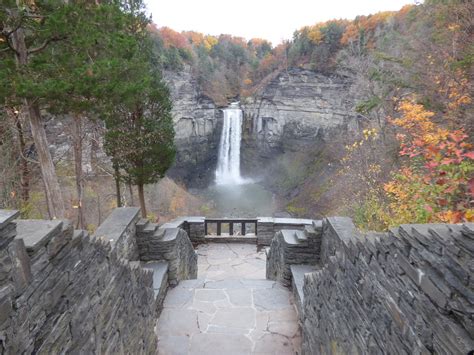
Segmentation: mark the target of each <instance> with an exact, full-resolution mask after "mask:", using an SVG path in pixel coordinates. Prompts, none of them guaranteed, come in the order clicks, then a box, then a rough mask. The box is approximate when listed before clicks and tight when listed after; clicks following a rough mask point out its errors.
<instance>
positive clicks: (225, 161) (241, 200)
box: [203, 103, 276, 217]
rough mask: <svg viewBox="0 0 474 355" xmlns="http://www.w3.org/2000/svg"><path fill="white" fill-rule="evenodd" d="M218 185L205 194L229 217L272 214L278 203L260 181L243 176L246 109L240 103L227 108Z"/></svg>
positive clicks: (222, 135) (210, 187)
mask: <svg viewBox="0 0 474 355" xmlns="http://www.w3.org/2000/svg"><path fill="white" fill-rule="evenodd" d="M223 114H224V115H223V121H224V122H223V127H222V133H221V138H220V144H219V152H218V159H217V168H216V179H215V184H212V185H211V186H209V187H208V188H207V189H206V190H205V191H203V195H204V196H205V197H206V198H207V199H210V200H212V201H214V204H215V208H216V211H217V212H218V214H220V215H221V216H226V217H236V216H240V217H244V216H245V217H257V216H262V215H267V216H268V215H272V214H273V212H275V208H276V202H275V200H274V198H273V195H272V193H271V192H269V191H267V190H265V188H263V186H262V185H260V184H259V183H258V181H257V180H255V179H251V178H248V177H242V176H241V175H240V148H241V147H240V145H241V140H242V110H241V109H240V108H239V106H238V104H237V103H234V104H231V105H230V106H229V107H228V108H226V109H224V110H223Z"/></svg>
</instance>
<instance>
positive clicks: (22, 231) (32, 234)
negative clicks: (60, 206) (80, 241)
mask: <svg viewBox="0 0 474 355" xmlns="http://www.w3.org/2000/svg"><path fill="white" fill-rule="evenodd" d="M16 223H17V226H16V230H17V235H16V237H15V239H23V241H24V243H25V247H26V250H27V251H28V254H30V255H32V254H35V253H36V252H37V251H38V250H39V249H40V248H41V247H44V246H46V244H48V243H49V241H51V240H52V239H53V238H54V237H55V236H57V235H59V234H61V231H62V226H63V222H62V221H60V220H51V221H47V220H36V219H18V220H16Z"/></svg>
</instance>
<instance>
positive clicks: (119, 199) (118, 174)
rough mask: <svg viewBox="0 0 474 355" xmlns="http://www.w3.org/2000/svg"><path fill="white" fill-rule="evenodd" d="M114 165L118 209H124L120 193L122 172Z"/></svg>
mask: <svg viewBox="0 0 474 355" xmlns="http://www.w3.org/2000/svg"><path fill="white" fill-rule="evenodd" d="M113 165H114V178H115V191H116V194H117V207H122V195H121V193H120V172H119V168H118V166H117V164H115V163H114V164H113Z"/></svg>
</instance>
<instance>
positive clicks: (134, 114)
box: [102, 1, 175, 217]
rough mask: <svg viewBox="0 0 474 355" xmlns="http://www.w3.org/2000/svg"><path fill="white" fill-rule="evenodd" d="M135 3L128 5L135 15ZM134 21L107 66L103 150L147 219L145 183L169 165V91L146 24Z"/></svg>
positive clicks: (171, 147) (138, 18) (172, 153)
mask: <svg viewBox="0 0 474 355" xmlns="http://www.w3.org/2000/svg"><path fill="white" fill-rule="evenodd" d="M137 3H140V2H139V1H137V2H134V3H133V4H132V5H135V9H137V10H138V11H139V9H140V7H138V6H137ZM132 21H133V25H132V26H129V31H128V33H127V34H126V35H124V37H123V41H122V45H118V46H117V47H116V48H115V50H116V56H115V57H116V58H117V59H116V61H114V62H113V63H109V68H108V73H109V75H110V76H109V78H108V81H107V85H106V88H105V89H106V91H105V92H106V93H107V95H104V96H103V97H102V99H103V108H102V115H103V117H104V120H105V122H106V128H107V132H106V134H105V150H106V152H107V154H108V155H110V156H111V158H112V162H113V165H114V167H115V168H116V169H115V171H116V174H117V172H118V171H121V172H122V173H121V176H120V178H121V179H123V180H125V181H127V182H129V183H132V184H133V185H136V186H137V188H138V195H139V200H140V208H141V211H142V216H143V217H146V214H147V213H146V206H145V197H144V185H146V184H151V183H155V182H157V181H158V180H159V179H160V178H161V177H163V176H164V174H165V172H166V171H167V170H168V168H169V167H170V166H171V164H172V163H173V160H174V157H175V147H174V127H173V119H172V115H171V109H172V104H171V100H170V94H169V90H168V88H167V86H166V84H165V83H164V81H163V80H162V78H161V75H160V72H159V70H158V57H157V55H156V52H155V51H154V50H153V41H152V40H151V39H150V38H149V34H148V33H147V31H146V25H147V20H146V18H145V17H143V16H137V15H136V13H135V14H134V15H133V18H132ZM111 68H113V70H111ZM117 168H118V169H117ZM116 177H117V176H116Z"/></svg>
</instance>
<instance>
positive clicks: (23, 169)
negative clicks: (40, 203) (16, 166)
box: [15, 117, 30, 203]
mask: <svg viewBox="0 0 474 355" xmlns="http://www.w3.org/2000/svg"><path fill="white" fill-rule="evenodd" d="M15 123H16V130H17V134H18V142H19V145H20V147H19V149H20V152H21V156H20V159H21V163H20V185H21V199H22V201H23V202H25V203H26V202H28V200H29V199H30V170H29V169H28V160H27V159H26V156H25V154H26V143H25V136H24V134H23V126H22V124H21V121H20V117H16V122H15Z"/></svg>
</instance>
